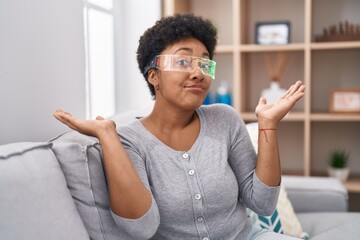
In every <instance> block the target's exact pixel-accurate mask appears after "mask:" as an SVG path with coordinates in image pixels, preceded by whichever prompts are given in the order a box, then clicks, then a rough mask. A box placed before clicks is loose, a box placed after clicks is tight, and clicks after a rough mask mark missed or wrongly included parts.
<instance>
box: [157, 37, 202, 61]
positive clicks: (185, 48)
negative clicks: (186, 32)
mask: <svg viewBox="0 0 360 240" xmlns="http://www.w3.org/2000/svg"><path fill="white" fill-rule="evenodd" d="M161 54H188V55H196V56H202V57H208V56H209V52H208V51H207V49H206V47H205V45H204V44H203V43H202V42H200V41H199V40H197V39H195V38H186V39H182V40H179V41H177V42H174V43H172V44H170V45H169V46H167V47H166V48H165V50H164V51H162V53H161Z"/></svg>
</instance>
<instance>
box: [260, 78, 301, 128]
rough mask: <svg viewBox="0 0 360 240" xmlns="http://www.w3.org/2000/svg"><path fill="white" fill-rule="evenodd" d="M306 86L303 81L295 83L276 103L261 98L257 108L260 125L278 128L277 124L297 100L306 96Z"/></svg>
mask: <svg viewBox="0 0 360 240" xmlns="http://www.w3.org/2000/svg"><path fill="white" fill-rule="evenodd" d="M304 91H305V86H304V85H303V84H302V82H301V81H297V82H296V83H295V84H293V85H292V86H291V87H290V88H289V89H288V90H287V91H286V93H285V94H284V96H283V97H281V98H280V99H279V100H278V101H277V102H276V103H274V104H267V102H266V99H265V98H260V100H259V103H258V105H257V106H256V108H255V113H256V117H257V119H258V122H259V124H260V126H262V127H269V128H276V126H277V124H278V123H279V122H280V120H281V119H283V118H284V117H285V115H286V114H287V113H288V112H289V111H290V110H291V109H292V108H293V106H294V105H295V104H296V102H297V101H299V100H300V99H301V98H302V97H303V96H304Z"/></svg>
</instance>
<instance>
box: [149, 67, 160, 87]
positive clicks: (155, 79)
mask: <svg viewBox="0 0 360 240" xmlns="http://www.w3.org/2000/svg"><path fill="white" fill-rule="evenodd" d="M148 81H149V83H151V84H152V85H153V86H156V85H157V84H158V76H157V72H156V70H155V69H150V70H149V71H148Z"/></svg>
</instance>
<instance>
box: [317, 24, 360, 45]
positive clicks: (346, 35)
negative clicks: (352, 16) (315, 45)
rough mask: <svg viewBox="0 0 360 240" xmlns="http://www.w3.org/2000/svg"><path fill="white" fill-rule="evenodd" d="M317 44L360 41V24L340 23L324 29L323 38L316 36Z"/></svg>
mask: <svg viewBox="0 0 360 240" xmlns="http://www.w3.org/2000/svg"><path fill="white" fill-rule="evenodd" d="M315 41H316V42H336V41H360V24H355V23H350V22H349V21H347V20H346V21H343V22H339V23H338V24H333V25H331V26H330V27H327V28H324V29H323V34H322V35H321V36H315Z"/></svg>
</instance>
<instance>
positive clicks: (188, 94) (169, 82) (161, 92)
mask: <svg viewBox="0 0 360 240" xmlns="http://www.w3.org/2000/svg"><path fill="white" fill-rule="evenodd" d="M164 54H171V55H186V56H193V57H201V58H209V53H208V51H207V49H206V47H205V46H204V44H202V43H201V42H200V41H199V40H197V39H194V38H188V39H184V40H181V41H179V42H176V43H174V44H172V45H170V46H168V47H167V48H166V49H165V50H164V51H163V52H161V55H164ZM156 75H157V78H156V80H155V81H157V82H155V83H154V85H156V84H158V85H159V89H158V90H157V91H156V101H160V102H162V103H167V104H170V105H174V106H176V107H180V108H182V109H184V110H194V109H196V108H198V107H200V106H201V104H202V103H203V101H204V99H205V97H206V95H207V93H208V90H209V88H210V85H211V81H212V79H211V77H210V76H207V75H204V74H203V73H202V71H201V70H200V69H199V68H197V67H195V68H194V69H193V70H192V71H191V72H181V71H163V70H156Z"/></svg>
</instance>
